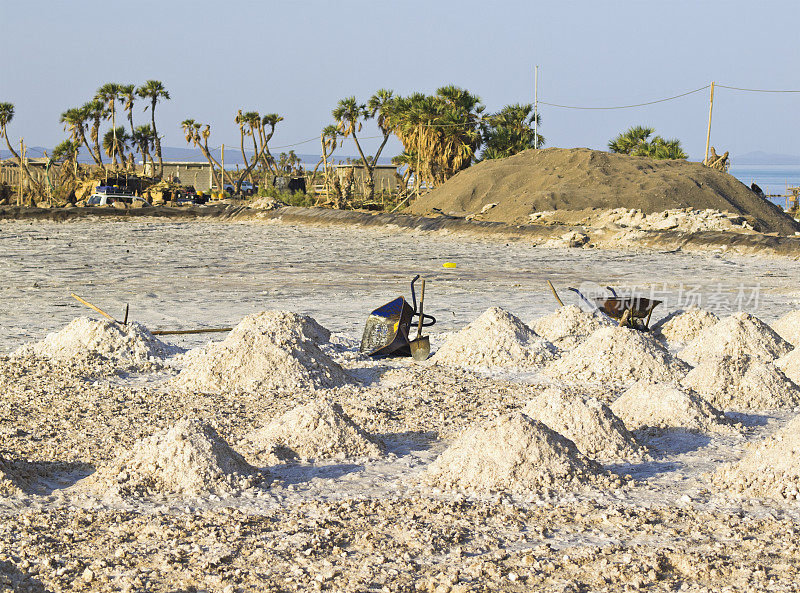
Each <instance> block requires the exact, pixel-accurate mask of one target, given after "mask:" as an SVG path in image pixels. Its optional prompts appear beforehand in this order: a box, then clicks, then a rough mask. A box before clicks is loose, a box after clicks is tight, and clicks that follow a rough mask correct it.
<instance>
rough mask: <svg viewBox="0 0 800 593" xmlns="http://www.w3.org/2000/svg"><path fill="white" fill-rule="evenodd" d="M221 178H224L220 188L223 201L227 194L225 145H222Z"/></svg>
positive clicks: (220, 197) (220, 196)
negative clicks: (224, 195)
mask: <svg viewBox="0 0 800 593" xmlns="http://www.w3.org/2000/svg"><path fill="white" fill-rule="evenodd" d="M220 177H222V181H221V182H220V188H219V199H220V200H221V199H222V197H223V196H222V194H224V193H225V144H223V145H222V171H220Z"/></svg>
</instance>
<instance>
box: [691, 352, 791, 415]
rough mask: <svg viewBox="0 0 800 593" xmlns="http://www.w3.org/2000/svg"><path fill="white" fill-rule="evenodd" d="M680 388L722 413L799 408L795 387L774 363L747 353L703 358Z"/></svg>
mask: <svg viewBox="0 0 800 593" xmlns="http://www.w3.org/2000/svg"><path fill="white" fill-rule="evenodd" d="M682 385H683V386H684V387H688V388H690V389H693V390H694V391H696V392H697V393H698V394H699V395H700V396H701V397H702V398H703V399H704V400H706V401H707V402H708V403H710V404H711V405H713V406H715V407H716V408H718V409H720V410H723V411H728V410H769V409H777V408H793V407H795V406H798V405H800V388H798V386H797V385H795V384H794V383H793V382H792V381H791V380H790V379H788V378H787V377H786V375H784V374H783V373H782V372H781V370H780V369H778V368H777V367H776V366H775V365H774V364H772V363H770V362H764V361H763V360H760V359H759V358H756V357H754V356H749V355H747V354H740V355H739V356H716V357H711V358H704V361H703V363H701V364H700V365H698V366H696V367H695V368H693V369H692V370H691V372H689V374H687V375H686V377H685V378H684V379H683V382H682Z"/></svg>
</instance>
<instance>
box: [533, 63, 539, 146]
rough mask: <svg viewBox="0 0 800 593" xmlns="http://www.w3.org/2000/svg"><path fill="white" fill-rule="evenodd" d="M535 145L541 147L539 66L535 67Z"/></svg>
mask: <svg viewBox="0 0 800 593" xmlns="http://www.w3.org/2000/svg"><path fill="white" fill-rule="evenodd" d="M533 147H534V148H539V66H535V67H534V69H533Z"/></svg>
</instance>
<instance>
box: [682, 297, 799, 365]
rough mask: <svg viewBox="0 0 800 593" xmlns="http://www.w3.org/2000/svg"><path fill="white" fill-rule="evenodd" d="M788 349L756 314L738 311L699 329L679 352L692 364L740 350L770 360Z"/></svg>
mask: <svg viewBox="0 0 800 593" xmlns="http://www.w3.org/2000/svg"><path fill="white" fill-rule="evenodd" d="M791 349H792V346H791V344H789V343H788V342H787V341H786V340H784V339H783V338H781V337H780V336H779V335H778V334H777V333H775V331H773V329H772V328H771V327H770V326H768V325H767V324H766V323H764V322H763V321H761V320H760V319H759V318H758V317H754V316H753V315H750V314H749V313H745V312H744V311H740V312H739V313H735V314H733V315H731V316H729V317H726V318H725V319H722V320H721V321H719V323H715V324H714V325H712V326H710V327H707V328H706V329H704V330H703V331H701V332H700V333H699V334H698V335H697V337H696V338H695V339H694V340H692V341H691V342H690V343H689V345H688V346H686V348H684V349H683V350H681V351H680V353H679V354H678V356H680V357H681V358H682V359H683V360H685V361H686V362H688V363H689V364H691V365H693V366H697V365H698V364H700V363H702V362H703V361H704V360H706V359H710V358H714V357H717V356H731V357H738V356H740V355H742V354H746V355H748V356H755V357H756V358H759V359H761V360H764V361H767V362H771V361H773V360H775V359H776V358H778V357H780V356H783V355H784V354H786V353H787V352H789V351H790V350H791Z"/></svg>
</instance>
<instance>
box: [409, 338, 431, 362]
mask: <svg viewBox="0 0 800 593" xmlns="http://www.w3.org/2000/svg"><path fill="white" fill-rule="evenodd" d="M409 346H410V347H411V357H412V358H413V359H414V360H426V359H427V358H428V356H430V354H431V340H430V338H429V337H428V336H424V337H422V338H417V339H415V340H411V342H409Z"/></svg>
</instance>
